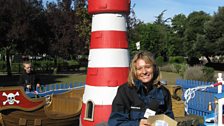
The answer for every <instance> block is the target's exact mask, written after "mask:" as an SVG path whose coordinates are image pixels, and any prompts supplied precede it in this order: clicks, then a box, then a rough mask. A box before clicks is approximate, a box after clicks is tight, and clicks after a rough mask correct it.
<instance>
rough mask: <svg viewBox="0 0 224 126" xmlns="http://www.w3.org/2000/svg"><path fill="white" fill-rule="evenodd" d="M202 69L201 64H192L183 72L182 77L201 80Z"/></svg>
mask: <svg viewBox="0 0 224 126" xmlns="http://www.w3.org/2000/svg"><path fill="white" fill-rule="evenodd" d="M203 76H204V74H203V71H202V67H201V66H193V67H189V68H188V69H187V70H186V71H185V72H184V79H186V80H198V81H203V78H204V77H203Z"/></svg>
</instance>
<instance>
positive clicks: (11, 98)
mask: <svg viewBox="0 0 224 126" xmlns="http://www.w3.org/2000/svg"><path fill="white" fill-rule="evenodd" d="M2 96H5V97H7V100H6V101H3V105H5V104H6V103H7V102H8V103H9V104H10V105H13V104H14V102H16V103H17V104H19V102H20V101H19V100H16V99H15V97H16V96H19V92H16V93H15V94H13V93H9V94H8V95H7V94H6V93H5V92H3V93H2Z"/></svg>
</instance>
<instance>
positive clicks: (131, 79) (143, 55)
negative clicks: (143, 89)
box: [128, 51, 159, 87]
mask: <svg viewBox="0 0 224 126" xmlns="http://www.w3.org/2000/svg"><path fill="white" fill-rule="evenodd" d="M139 59H142V60H144V61H145V62H146V63H149V64H152V65H153V79H152V82H154V81H155V80H156V79H157V78H158V75H159V71H158V68H157V66H156V63H155V60H154V58H153V54H152V53H150V52H148V51H139V52H137V53H136V54H135V55H134V57H133V58H132V60H131V63H130V67H129V75H128V85H129V86H130V87H134V86H135V80H136V67H135V63H136V62H137V60H139Z"/></svg>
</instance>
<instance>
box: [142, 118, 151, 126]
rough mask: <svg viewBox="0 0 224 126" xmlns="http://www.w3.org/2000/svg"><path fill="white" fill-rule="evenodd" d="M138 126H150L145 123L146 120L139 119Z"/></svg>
mask: <svg viewBox="0 0 224 126" xmlns="http://www.w3.org/2000/svg"><path fill="white" fill-rule="evenodd" d="M139 126H151V125H150V124H149V123H148V122H147V119H141V120H140V123H139Z"/></svg>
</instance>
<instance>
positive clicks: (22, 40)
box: [0, 0, 44, 75]
mask: <svg viewBox="0 0 224 126" xmlns="http://www.w3.org/2000/svg"><path fill="white" fill-rule="evenodd" d="M0 8H1V9H0V12H1V13H0V17H2V18H1V19H0V20H1V21H0V22H1V25H0V34H1V39H0V41H1V44H0V46H1V47H2V48H3V50H5V55H6V64H7V65H6V66H7V73H8V75H11V68H10V62H9V59H10V57H11V55H12V53H13V52H14V53H15V52H19V53H22V54H24V53H28V52H29V53H31V52H39V51H38V50H39V48H38V47H41V46H39V44H40V43H41V42H42V37H43V36H44V35H43V36H40V35H38V33H44V30H43V29H42V30H39V31H38V30H37V29H36V28H39V27H40V24H39V22H40V20H39V19H40V18H39V17H40V16H41V13H42V3H41V1H38V0H29V1H27V0H17V1H14V0H0ZM41 49H43V48H41Z"/></svg>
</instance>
